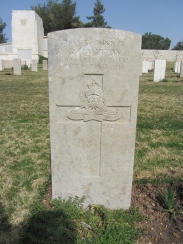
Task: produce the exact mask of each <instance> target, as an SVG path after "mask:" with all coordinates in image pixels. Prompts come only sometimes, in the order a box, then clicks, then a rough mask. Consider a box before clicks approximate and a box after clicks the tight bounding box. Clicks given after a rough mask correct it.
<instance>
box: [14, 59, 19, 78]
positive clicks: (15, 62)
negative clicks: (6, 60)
mask: <svg viewBox="0 0 183 244" xmlns="http://www.w3.org/2000/svg"><path fill="white" fill-rule="evenodd" d="M13 72H14V75H21V59H19V58H15V59H13Z"/></svg>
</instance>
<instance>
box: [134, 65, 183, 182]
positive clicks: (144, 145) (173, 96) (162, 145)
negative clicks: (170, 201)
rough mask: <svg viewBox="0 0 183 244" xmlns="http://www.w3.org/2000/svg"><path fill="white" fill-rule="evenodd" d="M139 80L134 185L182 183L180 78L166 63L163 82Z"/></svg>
mask: <svg viewBox="0 0 183 244" xmlns="http://www.w3.org/2000/svg"><path fill="white" fill-rule="evenodd" d="M152 80H153V73H152V72H150V73H148V74H144V75H142V77H141V82H140V91H139V104H138V119H137V133H136V152H135V170H134V182H136V183H146V182H151V183H168V182H173V181H183V78H180V77H178V75H177V74H175V73H174V72H173V63H171V62H168V63H167V72H166V77H165V81H164V82H157V83H155V82H152Z"/></svg>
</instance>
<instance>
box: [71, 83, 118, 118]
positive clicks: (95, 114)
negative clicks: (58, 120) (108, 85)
mask: <svg viewBox="0 0 183 244" xmlns="http://www.w3.org/2000/svg"><path fill="white" fill-rule="evenodd" d="M67 117H68V118H69V119H71V120H83V121H85V122H86V121H90V120H97V121H100V122H102V121H103V120H108V121H116V120H118V119H120V114H119V112H118V111H115V110H113V109H111V108H108V107H106V105H105V98H104V94H103V91H102V89H101V87H100V85H99V84H98V82H96V81H95V80H94V79H93V80H92V81H91V82H90V83H89V84H88V88H87V89H86V90H85V104H84V105H83V106H82V107H80V108H76V109H72V110H70V111H69V114H68V116H67Z"/></svg>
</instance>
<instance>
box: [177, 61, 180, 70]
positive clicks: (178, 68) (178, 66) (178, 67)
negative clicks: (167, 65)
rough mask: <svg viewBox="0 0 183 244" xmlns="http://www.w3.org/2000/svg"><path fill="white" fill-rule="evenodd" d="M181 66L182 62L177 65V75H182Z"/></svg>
mask: <svg viewBox="0 0 183 244" xmlns="http://www.w3.org/2000/svg"><path fill="white" fill-rule="evenodd" d="M180 66H181V61H179V62H178V64H177V73H180Z"/></svg>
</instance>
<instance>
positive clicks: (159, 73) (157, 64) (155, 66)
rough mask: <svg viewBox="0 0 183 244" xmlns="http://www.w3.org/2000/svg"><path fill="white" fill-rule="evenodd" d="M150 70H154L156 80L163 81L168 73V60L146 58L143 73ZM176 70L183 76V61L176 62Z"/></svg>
mask: <svg viewBox="0 0 183 244" xmlns="http://www.w3.org/2000/svg"><path fill="white" fill-rule="evenodd" d="M149 70H154V78H153V81H154V82H159V81H162V80H163V79H164V78H165V73H166V60H155V61H154V62H152V61H147V60H144V61H143V63H142V73H148V71H149ZM174 72H175V73H180V77H183V61H179V62H175V63H174Z"/></svg>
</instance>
